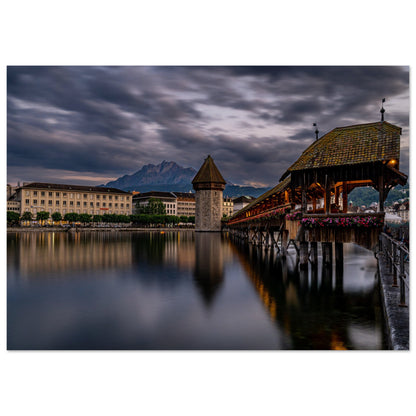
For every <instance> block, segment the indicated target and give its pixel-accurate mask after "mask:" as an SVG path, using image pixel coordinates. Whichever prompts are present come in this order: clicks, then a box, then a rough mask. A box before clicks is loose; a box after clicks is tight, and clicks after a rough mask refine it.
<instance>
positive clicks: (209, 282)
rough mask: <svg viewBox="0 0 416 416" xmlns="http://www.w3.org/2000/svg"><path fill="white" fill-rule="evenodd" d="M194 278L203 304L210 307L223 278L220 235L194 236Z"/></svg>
mask: <svg viewBox="0 0 416 416" xmlns="http://www.w3.org/2000/svg"><path fill="white" fill-rule="evenodd" d="M194 278H195V283H196V286H197V287H198V289H199V291H200V293H201V295H202V297H203V299H204V301H205V303H206V304H207V305H210V304H211V303H212V300H213V298H214V295H215V294H216V292H217V291H218V288H219V287H220V285H221V283H222V281H223V278H224V270H223V257H222V247H221V234H217V233H215V234H205V233H203V234H199V233H198V234H195V272H194Z"/></svg>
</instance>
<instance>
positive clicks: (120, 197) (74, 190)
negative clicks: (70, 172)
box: [15, 182, 133, 216]
mask: <svg viewBox="0 0 416 416" xmlns="http://www.w3.org/2000/svg"><path fill="white" fill-rule="evenodd" d="M15 200H16V201H18V202H19V203H20V215H22V214H23V213H24V212H26V211H29V212H31V213H32V214H33V215H34V216H36V214H37V213H38V212H39V211H46V212H49V214H50V215H52V214H53V213H54V212H59V213H60V214H61V215H62V216H64V215H65V214H68V213H72V212H74V213H77V214H90V215H103V214H118V215H130V214H131V213H132V206H133V205H132V195H131V194H130V193H129V192H126V191H122V190H120V189H116V188H105V187H101V186H83V185H63V184H55V183H43V182H31V183H23V186H21V187H19V188H17V190H16V198H15Z"/></svg>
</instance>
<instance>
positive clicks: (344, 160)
mask: <svg viewBox="0 0 416 416" xmlns="http://www.w3.org/2000/svg"><path fill="white" fill-rule="evenodd" d="M400 134H401V128H400V127H397V126H395V125H393V124H390V123H388V122H386V121H380V122H376V123H368V124H357V125H353V126H347V127H337V128H335V129H333V130H332V131H330V132H329V133H327V134H325V135H324V136H322V137H321V138H320V139H318V140H316V141H315V142H313V143H312V144H311V145H310V146H309V147H308V148H307V149H306V150H305V151H304V152H303V153H302V155H301V156H300V157H299V159H298V160H297V161H296V162H295V163H294V164H293V165H292V166H290V168H289V169H288V170H287V171H286V173H285V174H284V175H283V176H282V178H281V179H283V178H284V177H286V176H287V175H289V174H290V173H291V172H294V171H299V170H304V169H317V168H324V167H329V166H340V165H354V164H359V163H371V162H379V161H388V160H391V159H395V160H397V161H399V159H400Z"/></svg>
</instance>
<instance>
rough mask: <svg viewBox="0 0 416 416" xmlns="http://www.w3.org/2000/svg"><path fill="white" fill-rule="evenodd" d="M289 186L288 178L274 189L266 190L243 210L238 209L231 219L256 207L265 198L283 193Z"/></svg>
mask: <svg viewBox="0 0 416 416" xmlns="http://www.w3.org/2000/svg"><path fill="white" fill-rule="evenodd" d="M289 185H290V176H289V177H288V178H286V179H284V180H283V181H281V182H279V183H278V184H277V185H276V186H275V187H274V188H272V189H270V190H268V191H267V192H265V193H264V194H263V195H260V196H259V197H258V198H256V199H255V200H254V201H252V202H250V203H249V204H248V205H246V206H245V207H244V208H242V209H240V211H237V212H236V213H235V214H234V215H233V216H232V217H231V218H234V217H235V216H237V215H240V214H242V213H243V212H246V211H248V210H249V209H251V208H253V207H254V206H255V205H257V204H259V203H260V202H262V201H264V200H266V199H267V198H269V197H271V196H272V195H274V194H277V193H279V192H282V191H284V190H285V189H286V188H288V187H289Z"/></svg>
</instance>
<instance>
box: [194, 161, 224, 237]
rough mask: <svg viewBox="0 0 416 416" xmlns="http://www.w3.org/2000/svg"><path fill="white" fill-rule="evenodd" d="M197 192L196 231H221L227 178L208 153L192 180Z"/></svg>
mask: <svg viewBox="0 0 416 416" xmlns="http://www.w3.org/2000/svg"><path fill="white" fill-rule="evenodd" d="M192 185H193V187H194V189H195V191H196V193H195V231H221V217H222V206H223V196H222V192H223V190H224V188H225V180H224V178H223V177H222V175H221V173H220V171H219V170H218V168H217V167H216V166H215V163H214V161H213V160H212V157H211V156H210V155H208V157H207V158H206V159H205V161H204V163H203V164H202V166H201V168H200V169H199V171H198V173H197V174H196V175H195V178H194V179H193V181H192Z"/></svg>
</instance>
